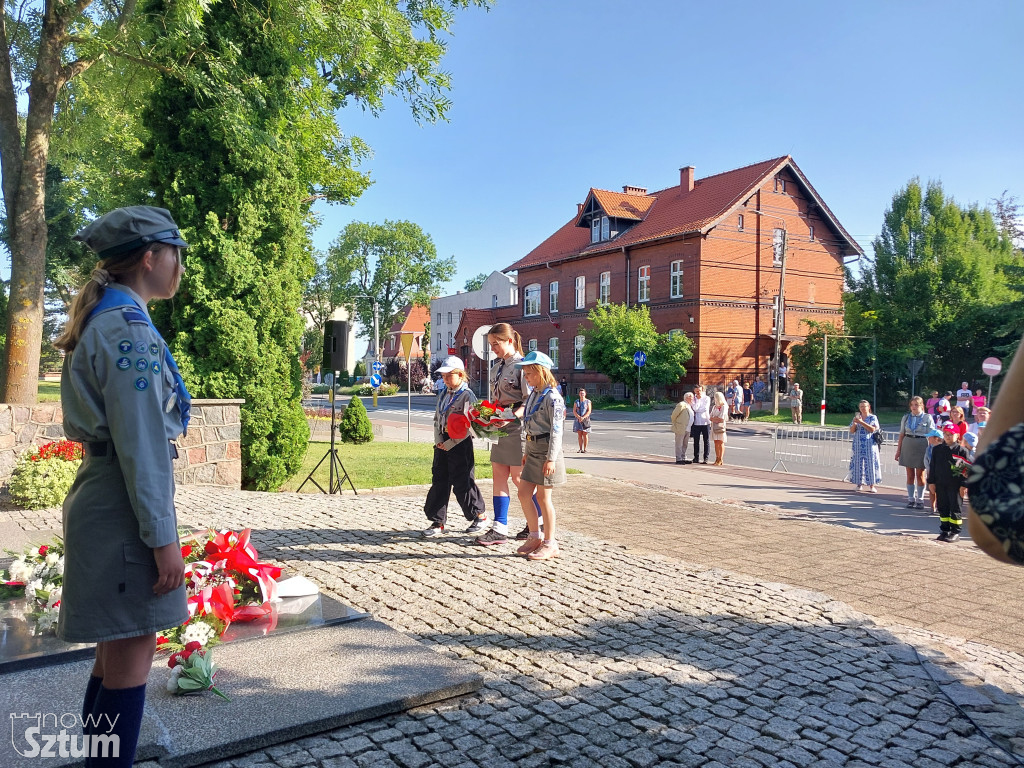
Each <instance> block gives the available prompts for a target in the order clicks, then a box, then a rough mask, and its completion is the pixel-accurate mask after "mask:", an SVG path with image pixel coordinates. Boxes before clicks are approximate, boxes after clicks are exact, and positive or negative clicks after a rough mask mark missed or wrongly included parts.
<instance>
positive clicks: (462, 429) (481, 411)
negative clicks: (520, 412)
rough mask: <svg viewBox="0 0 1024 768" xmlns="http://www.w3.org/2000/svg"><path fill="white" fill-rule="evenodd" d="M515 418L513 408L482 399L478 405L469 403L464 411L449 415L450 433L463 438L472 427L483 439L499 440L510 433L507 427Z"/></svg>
mask: <svg viewBox="0 0 1024 768" xmlns="http://www.w3.org/2000/svg"><path fill="white" fill-rule="evenodd" d="M515 420H516V415H515V414H514V413H513V412H512V409H511V408H502V406H500V405H498V404H497V403H492V402H490V401H488V400H481V401H480V402H479V403H477V404H476V406H469V405H468V404H467V406H466V409H465V411H464V412H463V413H453V414H451V415H450V416H449V417H448V434H449V435H451V436H452V437H454V438H455V439H456V440H461V439H462V438H463V437H465V436H466V435H467V434H468V433H469V430H471V429H472V430H473V434H474V435H476V436H477V437H479V438H481V439H483V440H497V439H498V438H499V437H505V435H507V434H508V431H507V430H506V429H505V427H507V426H508V425H509V424H512V423H514V422H515Z"/></svg>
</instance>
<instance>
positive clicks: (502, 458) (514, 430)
mask: <svg viewBox="0 0 1024 768" xmlns="http://www.w3.org/2000/svg"><path fill="white" fill-rule="evenodd" d="M522 428H523V422H521V421H519V420H518V419H516V421H515V422H513V423H512V424H509V425H508V426H507V427H505V431H506V432H508V434H507V435H506V436H505V437H499V438H498V442H497V443H495V444H494V445H492V446H491V463H492V464H502V465H504V466H506V467H518V466H520V465H522V463H523V448H522V445H523V438H522V436H521V435H520V433H521V431H522Z"/></svg>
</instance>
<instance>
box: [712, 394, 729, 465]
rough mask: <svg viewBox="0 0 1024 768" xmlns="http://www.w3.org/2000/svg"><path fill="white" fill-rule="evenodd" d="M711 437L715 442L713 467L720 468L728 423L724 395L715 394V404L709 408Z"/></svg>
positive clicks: (726, 404) (727, 410)
mask: <svg viewBox="0 0 1024 768" xmlns="http://www.w3.org/2000/svg"><path fill="white" fill-rule="evenodd" d="M709 419H710V421H711V437H712V439H713V440H714V441H715V466H716V467H721V466H722V465H723V463H724V461H725V443H726V436H725V425H726V424H728V423H729V404H728V403H726V402H725V395H723V394H722V393H721V392H715V404H714V405H713V406H711V412H710V416H709Z"/></svg>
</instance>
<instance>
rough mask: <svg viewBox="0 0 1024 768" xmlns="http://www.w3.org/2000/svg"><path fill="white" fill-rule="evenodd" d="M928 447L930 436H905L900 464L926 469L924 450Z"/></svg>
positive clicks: (911, 467)
mask: <svg viewBox="0 0 1024 768" xmlns="http://www.w3.org/2000/svg"><path fill="white" fill-rule="evenodd" d="M927 447H928V438H926V437H913V436H911V435H904V436H903V446H902V447H901V448H900V466H901V467H909V468H910V469H924V452H925V449H926V448H927Z"/></svg>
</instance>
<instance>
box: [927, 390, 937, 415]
mask: <svg viewBox="0 0 1024 768" xmlns="http://www.w3.org/2000/svg"><path fill="white" fill-rule="evenodd" d="M924 406H925V411H927V412H928V415H929V416H931V417H932V419H934V420H936V422H937V421H938V417H939V414H938V411H937V409H938V407H939V393H938V391H936V390H934V389H933V390H932V396H931V397H929V398H928V401H927V402H926V403H925V404H924Z"/></svg>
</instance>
